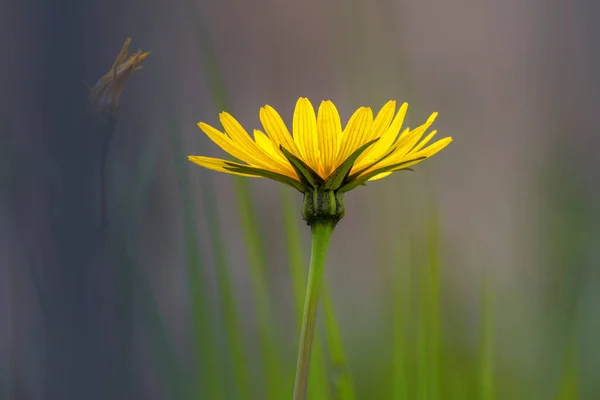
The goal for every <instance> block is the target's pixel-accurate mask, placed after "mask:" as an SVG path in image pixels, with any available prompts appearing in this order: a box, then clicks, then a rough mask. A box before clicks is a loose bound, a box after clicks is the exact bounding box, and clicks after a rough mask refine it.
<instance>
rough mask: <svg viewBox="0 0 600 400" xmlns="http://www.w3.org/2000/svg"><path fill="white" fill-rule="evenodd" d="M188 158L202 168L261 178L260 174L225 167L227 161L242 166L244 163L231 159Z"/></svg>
mask: <svg viewBox="0 0 600 400" xmlns="http://www.w3.org/2000/svg"><path fill="white" fill-rule="evenodd" d="M188 160H190V161H191V162H193V163H195V164H198V165H200V166H202V167H204V168H208V169H212V170H213V171H219V172H225V173H227V174H232V175H240V176H247V177H251V178H261V177H260V176H257V175H250V174H243V173H241V172H235V171H230V170H228V169H225V166H226V164H225V163H227V164H229V165H238V166H241V167H243V166H245V165H244V164H239V163H234V162H231V161H226V160H221V159H220V158H212V157H203V156H188Z"/></svg>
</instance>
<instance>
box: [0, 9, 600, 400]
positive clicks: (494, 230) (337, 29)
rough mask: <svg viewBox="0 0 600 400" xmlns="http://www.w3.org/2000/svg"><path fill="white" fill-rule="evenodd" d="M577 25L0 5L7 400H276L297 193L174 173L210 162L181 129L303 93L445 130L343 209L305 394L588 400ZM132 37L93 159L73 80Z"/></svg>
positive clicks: (253, 123) (574, 14)
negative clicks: (135, 55) (409, 167)
mask: <svg viewBox="0 0 600 400" xmlns="http://www.w3.org/2000/svg"><path fill="white" fill-rule="evenodd" d="M598 11H600V4H598V3H596V2H593V1H585V0H575V1H571V2H567V1H552V0H551V1H541V0H537V1H536V0H534V1H528V2H523V1H516V0H506V1H503V2H500V1H492V0H486V1H474V0H457V1H453V2H446V1H441V0H421V1H415V0H396V1H395V0H372V1H369V2H367V1H358V0H325V1H316V0H306V1H302V2H298V1H290V0H284V1H275V0H255V1H252V2H246V1H241V0H220V1H218V2H217V1H212V2H209V1H193V0H183V1H179V2H158V1H156V0H151V1H138V0H129V1H114V0H103V1H99V0H82V1H75V0H57V1H54V2H47V1H40V0H19V1H17V0H12V1H11V0H5V1H2V3H0V46H1V48H0V50H1V54H2V56H1V60H2V61H1V63H0V93H1V94H0V200H1V201H0V398H2V399H11V400H12V399H19V400H21V399H24V400H27V399H50V400H66V399H78V400H79V399H86V400H87V399H90V400H94V399H102V400H105V399H192V398H194V399H210V400H212V399H216V400H218V399H269V400H271V399H281V398H286V397H287V398H289V397H291V387H292V385H293V373H294V366H295V352H296V346H297V340H298V338H297V335H298V333H297V332H298V324H297V322H298V308H299V306H300V305H301V303H302V291H303V280H304V279H305V274H306V265H307V261H308V252H309V235H308V234H309V232H308V228H307V227H306V226H305V225H304V223H303V221H302V220H301V216H300V202H301V194H300V193H297V192H294V191H293V190H291V189H288V188H282V187H281V185H279V184H277V183H276V182H272V181H266V180H258V179H257V180H250V179H247V180H244V179H241V178H236V177H232V176H229V175H224V174H217V173H214V172H211V171H208V170H204V169H201V168H199V167H197V166H195V165H193V164H191V163H189V162H188V161H187V159H186V156H187V155H188V154H196V155H209V156H215V157H224V156H225V155H224V153H223V152H222V151H221V150H220V149H219V148H217V146H216V145H214V144H213V143H212V142H211V141H210V140H209V139H208V138H207V137H206V136H205V135H204V134H203V133H202V132H201V131H200V130H199V129H198V128H197V126H196V123H197V122H198V121H204V122H207V123H209V124H211V125H213V126H216V127H219V122H218V115H217V114H218V112H220V111H223V110H227V111H229V112H231V113H232V114H233V115H234V116H235V117H236V118H237V119H238V120H239V121H240V122H241V123H242V124H243V125H244V126H245V127H247V128H248V129H252V128H259V127H260V125H259V120H258V110H259V108H260V107H261V106H263V105H265V104H269V105H272V106H273V107H275V108H276V109H277V110H278V111H280V113H281V114H282V116H283V118H284V120H286V121H291V115H292V111H293V106H294V104H295V102H296V100H297V99H298V97H300V96H306V97H308V98H309V99H311V101H312V102H313V104H314V105H318V104H319V103H320V101H321V100H322V99H330V100H333V101H334V102H335V104H336V105H337V106H338V109H339V110H340V113H341V114H342V120H343V122H345V121H346V119H347V118H348V117H349V116H350V114H351V112H353V111H354V109H356V108H357V107H359V106H362V105H365V106H371V107H372V108H373V109H379V107H381V106H382V105H383V104H384V103H385V102H386V101H388V100H390V99H395V100H397V101H398V102H399V103H398V104H400V103H401V102H403V101H407V102H408V103H409V104H410V107H409V111H408V117H407V118H408V119H407V124H408V125H409V126H411V127H414V126H416V125H418V124H420V123H421V121H423V120H424V119H425V118H426V117H427V116H428V115H429V114H430V113H431V112H432V111H438V112H439V117H438V119H437V122H436V124H435V128H436V129H438V130H439V132H440V133H439V135H441V136H452V137H453V138H454V142H453V143H452V144H451V145H450V146H449V147H448V148H447V149H445V150H444V151H442V152H441V153H440V154H439V155H437V156H436V157H434V158H433V159H431V160H428V161H427V162H425V163H423V164H419V165H418V166H417V167H415V171H414V172H405V173H398V174H394V175H393V176H391V177H389V178H387V179H385V180H382V181H376V182H373V183H370V184H369V185H367V186H366V187H364V188H360V189H359V190H356V191H353V192H351V193H349V194H348V195H347V196H346V207H347V212H346V217H345V218H344V219H343V220H342V221H341V223H340V224H339V225H338V228H337V229H336V232H335V234H334V238H333V242H332V247H331V249H330V254H329V258H328V267H327V287H328V291H327V295H326V296H325V299H324V305H325V306H326V307H325V308H324V309H323V308H322V309H321V315H320V320H319V325H318V326H319V342H318V345H317V349H316V354H315V356H314V357H313V374H312V376H311V381H310V382H311V383H310V385H311V393H312V394H311V396H310V398H311V399H352V398H357V399H430V400H435V399H454V398H460V399H544V400H545V399H565V400H566V399H598V398H600V345H599V342H598V338H599V337H600V314H599V313H598V308H597V305H598V304H599V303H600V269H599V268H598V267H599V264H600V185H599V182H600V168H598V164H597V156H596V155H595V152H597V149H598V146H599V145H600V136H599V134H598V129H597V127H596V122H595V120H596V114H595V113H596V112H597V111H598V109H599V107H600V78H599V76H598V71H599V70H600V51H598V45H599V42H598V38H599V37H600V27H599V25H598V24H597V23H596V22H597V21H596V15H597V13H598ZM128 37H131V38H132V45H131V47H132V48H131V50H135V49H137V48H141V49H143V50H144V51H151V52H152V54H151V55H150V56H149V57H148V58H147V59H146V60H145V61H144V63H143V65H144V69H142V70H141V71H139V72H135V73H134V74H133V75H132V76H131V78H130V79H129V80H128V81H127V83H126V87H125V90H124V92H123V94H122V95H121V99H120V108H119V111H118V115H117V118H116V127H115V129H114V132H112V136H110V140H109V141H108V140H106V135H105V133H106V132H105V130H103V128H98V124H97V123H90V119H89V118H88V117H89V105H88V102H87V96H88V94H89V91H88V89H87V88H86V85H85V84H84V83H83V82H88V83H89V85H92V86H93V85H94V84H95V82H97V81H98V79H100V77H101V76H103V75H104V74H106V73H107V72H108V71H109V69H110V67H111V65H112V63H113V61H114V60H115V58H116V56H117V54H118V52H119V50H120V48H121V46H122V45H123V42H124V41H125V39H126V38H128ZM102 143H108V144H109V145H108V150H107V152H104V153H103V150H102V149H103V147H102ZM103 154H104V155H105V156H103ZM103 157H104V158H103ZM98 160H100V161H98ZM102 160H104V161H105V168H104V174H102V173H101V172H99V171H101V169H100V168H99V167H98V165H102V164H101V163H102ZM101 182H105V184H104V191H105V193H106V196H105V200H106V201H105V203H104V204H105V209H106V215H104V218H103V217H102V211H101V210H102V201H101V200H100V199H101V197H102V196H101V195H100V193H101V191H102V189H101V187H103V186H102V185H101Z"/></svg>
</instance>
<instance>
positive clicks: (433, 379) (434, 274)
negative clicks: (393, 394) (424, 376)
mask: <svg viewBox="0 0 600 400" xmlns="http://www.w3.org/2000/svg"><path fill="white" fill-rule="evenodd" d="M430 209H431V210H432V211H431V214H430V218H431V219H430V225H429V240H428V249H429V254H428V259H429V277H428V278H429V279H428V283H429V287H428V294H427V320H428V330H429V332H430V334H429V335H428V337H429V339H430V342H429V354H428V366H429V368H428V374H429V385H430V389H431V398H432V399H434V400H437V399H440V398H441V393H440V388H439V385H440V361H441V360H440V359H441V336H442V331H441V330H442V327H441V324H440V321H441V315H440V302H441V292H442V285H441V270H440V235H441V232H440V230H441V228H440V225H439V221H438V215H437V209H436V207H430Z"/></svg>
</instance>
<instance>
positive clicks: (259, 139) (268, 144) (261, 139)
mask: <svg viewBox="0 0 600 400" xmlns="http://www.w3.org/2000/svg"><path fill="white" fill-rule="evenodd" d="M254 141H255V142H256V144H257V145H258V147H260V148H261V149H262V150H263V151H264V152H265V153H267V154H268V155H270V156H271V157H273V158H274V159H276V160H277V161H283V159H282V158H281V156H280V153H279V152H278V151H277V150H276V149H275V146H274V144H273V142H272V141H271V139H269V137H268V136H267V135H265V134H264V133H263V132H261V131H259V130H258V129H255V130H254Z"/></svg>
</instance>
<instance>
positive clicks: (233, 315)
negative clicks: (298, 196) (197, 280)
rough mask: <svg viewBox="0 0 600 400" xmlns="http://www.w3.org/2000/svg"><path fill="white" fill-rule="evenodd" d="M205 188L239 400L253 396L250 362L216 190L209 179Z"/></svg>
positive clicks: (208, 220) (207, 213)
mask: <svg viewBox="0 0 600 400" xmlns="http://www.w3.org/2000/svg"><path fill="white" fill-rule="evenodd" d="M202 187H203V190H202V199H203V201H202V204H203V205H204V215H205V217H206V219H207V222H208V226H209V232H210V237H211V240H212V248H213V252H214V257H215V269H216V279H217V288H218V296H219V299H220V304H221V312H220V314H221V315H222V317H223V319H224V321H225V331H226V335H227V344H228V346H227V347H228V348H229V351H230V360H231V367H232V370H233V371H232V372H233V379H234V393H235V394H234V396H235V398H236V399H241V398H247V397H252V396H251V392H250V387H249V376H248V370H247V368H248V362H247V357H246V354H245V351H244V347H243V343H242V338H241V336H240V331H241V330H240V326H239V318H238V312H237V309H236V299H235V295H234V293H233V290H232V284H231V278H230V273H229V271H230V270H231V266H230V264H229V261H228V259H227V255H226V250H225V246H224V242H223V234H222V232H221V228H220V225H219V221H218V219H217V215H218V213H217V209H216V206H215V204H216V202H215V197H214V188H213V185H212V182H209V181H208V180H205V181H203V182H202Z"/></svg>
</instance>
